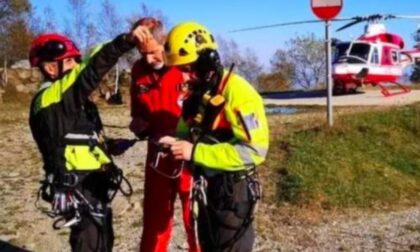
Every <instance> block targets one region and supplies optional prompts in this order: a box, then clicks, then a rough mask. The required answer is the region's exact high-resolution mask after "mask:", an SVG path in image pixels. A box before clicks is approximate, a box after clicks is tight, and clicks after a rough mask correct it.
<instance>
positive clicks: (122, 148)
mask: <svg viewBox="0 0 420 252" xmlns="http://www.w3.org/2000/svg"><path fill="white" fill-rule="evenodd" d="M137 141H138V140H137V139H124V138H115V139H107V140H106V146H107V147H108V153H109V154H111V155H114V156H119V155H121V154H123V153H124V152H126V151H127V150H128V149H129V148H130V147H132V146H133V145H134V144H135V143H136V142H137Z"/></svg>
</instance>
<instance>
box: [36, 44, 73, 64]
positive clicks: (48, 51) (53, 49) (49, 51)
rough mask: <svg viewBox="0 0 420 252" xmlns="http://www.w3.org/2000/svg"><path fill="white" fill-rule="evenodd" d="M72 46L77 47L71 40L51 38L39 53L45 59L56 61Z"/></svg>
mask: <svg viewBox="0 0 420 252" xmlns="http://www.w3.org/2000/svg"><path fill="white" fill-rule="evenodd" d="M71 47H76V46H75V45H74V44H72V42H71V41H65V42H63V41H58V40H50V41H48V42H46V43H45V44H44V45H43V46H42V47H41V49H40V50H39V53H38V55H39V57H40V58H42V59H43V60H44V61H54V60H56V59H57V58H60V57H61V56H63V55H64V54H65V53H66V52H67V51H68V48H71Z"/></svg>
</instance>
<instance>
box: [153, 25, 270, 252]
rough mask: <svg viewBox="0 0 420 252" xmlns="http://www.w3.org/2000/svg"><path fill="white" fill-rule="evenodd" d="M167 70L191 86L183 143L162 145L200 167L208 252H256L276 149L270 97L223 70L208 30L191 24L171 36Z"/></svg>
mask: <svg viewBox="0 0 420 252" xmlns="http://www.w3.org/2000/svg"><path fill="white" fill-rule="evenodd" d="M165 51H166V57H167V64H168V65H169V66H176V67H177V68H178V69H179V70H180V71H182V72H183V79H184V81H185V82H187V83H189V84H190V86H191V94H190V96H189V97H188V99H187V100H185V102H184V106H183V112H182V120H181V121H180V123H179V126H178V137H180V138H181V139H177V138H174V137H171V136H165V137H163V138H161V139H160V140H159V142H161V143H163V144H167V145H169V146H170V149H171V153H172V154H173V155H174V157H175V159H177V160H184V161H186V162H189V163H190V164H192V169H193V173H194V185H193V191H192V200H193V207H192V210H193V216H194V218H196V220H197V224H198V225H197V228H198V236H199V241H200V246H201V249H202V251H205V252H207V251H237V252H246V251H251V250H252V246H253V243H254V230H253V226H252V221H253V217H254V209H255V205H256V203H257V201H258V199H259V198H260V196H261V193H260V186H259V182H258V177H257V175H256V166H257V165H259V164H261V163H262V162H263V161H264V159H265V156H266V154H267V151H268V142H269V140H268V124H267V120H266V116H265V111H264V105H263V101H262V98H261V97H260V95H259V94H258V93H257V91H256V90H255V89H254V88H253V87H252V86H251V85H250V84H249V83H248V82H247V81H246V80H245V79H243V78H242V77H240V76H239V75H237V74H235V73H233V72H232V69H233V67H231V69H230V70H229V71H226V70H224V69H223V66H222V64H221V60H220V58H219V54H218V52H217V44H216V42H215V40H214V37H213V35H212V34H211V32H210V31H209V30H207V29H206V28H205V27H204V26H202V25H200V24H197V23H194V22H185V23H181V24H179V25H177V26H175V27H174V28H173V29H172V30H171V31H170V32H169V34H168V37H167V40H166V44H165Z"/></svg>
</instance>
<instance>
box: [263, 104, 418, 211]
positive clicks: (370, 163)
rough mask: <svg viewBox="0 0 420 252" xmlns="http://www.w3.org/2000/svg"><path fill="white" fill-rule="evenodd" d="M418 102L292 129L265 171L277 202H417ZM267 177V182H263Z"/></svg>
mask: <svg viewBox="0 0 420 252" xmlns="http://www.w3.org/2000/svg"><path fill="white" fill-rule="evenodd" d="M419 115H420V104H415V105H411V106H405V107H401V108H392V109H390V110H387V111H375V112H364V113H359V114H352V115H345V116H342V117H340V118H338V120H336V122H335V126H334V127H333V128H332V129H327V128H324V127H319V126H318V127H317V126H315V127H314V126H313V127H311V128H309V129H299V128H298V129H297V128H296V127H293V125H291V126H289V127H288V129H286V130H284V132H283V134H282V135H281V136H279V137H275V138H274V139H273V140H272V143H271V146H270V153H269V156H268V160H267V162H266V164H265V167H263V170H265V171H270V172H269V174H264V172H263V180H265V181H264V183H265V182H268V183H267V184H268V188H269V191H270V190H271V191H272V192H271V194H270V193H269V196H270V197H269V201H270V202H273V203H278V202H290V203H292V204H299V205H302V204H304V205H305V204H306V205H310V204H319V205H321V206H322V207H323V208H329V207H335V208H336V207H338V208H340V207H343V208H348V207H362V208H366V207H377V206H388V205H398V204H415V203H416V202H417V200H418V197H419V196H420V116H419ZM264 176H265V178H264ZM273 190H274V191H273Z"/></svg>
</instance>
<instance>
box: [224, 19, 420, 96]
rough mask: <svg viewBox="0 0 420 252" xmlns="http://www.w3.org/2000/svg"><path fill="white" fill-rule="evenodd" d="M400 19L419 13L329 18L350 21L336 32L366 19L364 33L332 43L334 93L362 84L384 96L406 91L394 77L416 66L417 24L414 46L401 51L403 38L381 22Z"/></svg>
mask: <svg viewBox="0 0 420 252" xmlns="http://www.w3.org/2000/svg"><path fill="white" fill-rule="evenodd" d="M402 18H404V19H417V20H420V16H402V15H398V16H397V15H381V14H375V15H370V16H363V17H353V18H338V19H333V20H332V21H333V22H334V21H350V23H348V24H346V25H344V26H342V27H341V28H339V29H338V30H337V31H341V30H344V29H346V28H348V27H350V26H353V25H355V24H358V23H361V22H367V25H366V28H365V33H364V34H363V35H361V36H360V37H359V38H357V39H355V40H353V41H349V42H338V43H334V49H335V50H334V52H335V53H334V54H335V55H334V60H333V65H332V78H333V81H334V89H333V90H334V94H344V93H352V92H355V91H356V89H357V88H358V87H360V86H362V85H364V84H371V85H374V86H379V87H380V88H381V89H382V94H383V95H384V96H391V95H395V94H401V93H407V92H410V89H409V88H408V87H405V86H402V85H401V84H400V83H398V80H399V78H400V77H401V76H402V75H403V69H404V68H405V67H407V66H409V65H412V64H417V65H420V26H419V27H418V29H417V33H416V36H415V39H416V41H417V42H418V45H417V46H416V47H415V48H413V49H409V50H404V40H403V39H402V38H401V37H400V36H399V35H397V34H392V33H388V32H387V31H386V28H385V25H384V24H383V22H382V21H384V20H387V19H402ZM317 22H324V21H320V20H308V21H297V22H288V23H280V24H273V25H265V26H257V27H251V28H245V29H240V30H234V31H232V32H241V31H249V30H259V29H266V28H273V27H278V26H287V25H297V24H306V23H317ZM388 84H394V85H395V86H397V87H399V89H400V90H399V91H397V92H395V91H394V92H391V91H390V90H389V89H388V88H387V86H388Z"/></svg>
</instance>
